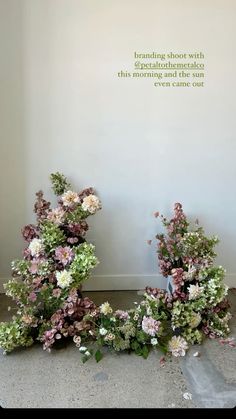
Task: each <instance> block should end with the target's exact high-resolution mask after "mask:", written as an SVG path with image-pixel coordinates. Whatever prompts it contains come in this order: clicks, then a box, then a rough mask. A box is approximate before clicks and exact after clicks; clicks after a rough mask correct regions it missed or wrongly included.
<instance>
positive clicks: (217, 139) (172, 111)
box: [0, 0, 236, 289]
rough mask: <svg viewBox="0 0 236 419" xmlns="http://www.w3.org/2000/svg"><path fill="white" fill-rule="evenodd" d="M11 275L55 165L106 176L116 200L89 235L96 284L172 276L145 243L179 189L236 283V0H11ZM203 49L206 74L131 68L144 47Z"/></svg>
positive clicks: (7, 185)
mask: <svg viewBox="0 0 236 419" xmlns="http://www.w3.org/2000/svg"><path fill="white" fill-rule="evenodd" d="M0 12H1V13H0V15H1V25H0V27H1V32H2V34H1V37H0V42H1V56H0V59H1V66H0V72H1V76H0V77H1V83H3V86H2V94H1V99H0V100H1V112H0V118H1V137H2V141H1V144H2V147H1V151H2V152H1V157H2V162H1V176H0V179H1V208H0V214H1V251H0V276H1V278H2V282H4V279H6V278H8V277H9V275H10V269H9V266H10V261H11V260H12V259H14V258H16V257H20V254H21V250H22V245H23V242H22V241H21V238H20V229H21V227H22V225H23V224H25V223H28V222H31V221H33V213H32V205H33V201H34V193H35V191H36V190H38V189H39V188H42V189H44V190H45V192H46V193H47V196H49V197H51V192H50V188H49V181H48V175H49V173H50V172H52V171H56V170H59V171H62V172H64V173H65V174H66V175H68V177H69V178H70V179H71V181H72V182H73V184H74V186H75V187H78V189H81V188H83V187H85V186H89V185H93V186H95V187H96V189H97V192H98V194H99V196H100V198H101V200H102V202H103V211H101V212H100V213H99V214H97V215H96V216H95V217H93V219H92V218H91V227H92V228H91V233H90V238H91V240H92V241H94V242H95V244H96V245H97V254H98V256H99V259H100V261H101V263H100V265H99V267H98V268H97V269H96V275H98V278H97V279H96V281H94V280H93V282H92V281H90V283H89V284H88V286H89V287H91V288H99V287H100V288H107V289H109V288H111V289H114V288H128V289H129V288H139V287H143V286H144V285H145V284H152V285H156V286H162V285H163V282H161V279H160V277H158V276H157V273H158V268H157V264H156V256H155V249H154V248H150V247H149V246H147V244H146V239H149V238H151V237H153V236H154V235H155V234H156V232H157V231H158V229H159V227H160V225H159V224H158V222H157V220H156V219H154V218H153V216H152V214H153V212H154V211H155V210H161V211H163V212H165V213H166V214H167V215H169V214H170V208H171V206H172V204H173V203H174V202H175V201H179V202H182V203H183V204H184V208H185V211H186V213H187V214H188V215H189V216H190V217H191V218H192V219H195V218H196V217H198V218H199V220H200V222H201V224H202V225H203V226H204V227H205V229H206V231H207V233H210V234H214V233H217V234H218V235H219V236H220V238H221V244H220V246H219V247H218V254H219V257H218V262H219V263H221V264H223V265H224V266H225V267H226V269H227V271H228V274H229V276H228V277H227V282H228V283H230V284H231V285H234V284H235V277H236V265H235V249H236V234H235V233H236V223H235V208H236V198H235V175H236V169H235V155H236V144H235V132H236V124H235V120H236V118H235V91H236V90H235V89H236V81H235V80H236V79H235V68H236V56H235V54H234V50H235V49H234V47H235V37H236V27H235V18H236V3H235V1H234V0H199V1H197V2H196V1H194V0H119V1H116V0H99V1H98V0H56V1H55V0H21V1H19V0H0ZM135 50H136V51H140V52H141V51H145V52H148V51H157V52H159V51H161V52H168V51H177V52H179V51H182V52H186V51H190V52H191V51H195V50H196V51H199V50H202V51H203V52H204V53H205V55H206V69H207V70H206V87H205V88H203V89H186V90H184V89H173V88H171V89H164V88H163V89H157V88H154V87H153V86H152V83H151V82H147V80H122V79H119V78H117V76H116V74H117V72H118V71H119V70H121V69H125V68H128V67H130V66H131V64H132V60H133V57H132V55H133V52H134V51H135Z"/></svg>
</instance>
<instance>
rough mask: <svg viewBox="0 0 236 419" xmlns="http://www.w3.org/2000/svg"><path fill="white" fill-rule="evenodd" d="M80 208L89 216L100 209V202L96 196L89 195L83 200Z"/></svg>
mask: <svg viewBox="0 0 236 419" xmlns="http://www.w3.org/2000/svg"><path fill="white" fill-rule="evenodd" d="M82 208H83V210H84V211H88V212H90V214H95V212H96V211H98V210H99V209H101V202H100V201H99V199H98V197H97V196H96V195H89V196H86V197H85V198H84V200H83V203H82Z"/></svg>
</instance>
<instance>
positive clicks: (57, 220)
mask: <svg viewBox="0 0 236 419" xmlns="http://www.w3.org/2000/svg"><path fill="white" fill-rule="evenodd" d="M64 215H65V211H63V209H61V208H55V209H52V210H51V211H50V212H49V214H48V216H47V218H48V220H50V221H52V223H54V224H56V225H60V224H61V223H62V222H63V220H64Z"/></svg>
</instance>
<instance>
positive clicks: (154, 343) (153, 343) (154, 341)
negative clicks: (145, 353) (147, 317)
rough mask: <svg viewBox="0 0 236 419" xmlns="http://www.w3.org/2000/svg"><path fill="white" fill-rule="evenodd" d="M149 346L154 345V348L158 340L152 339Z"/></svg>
mask: <svg viewBox="0 0 236 419" xmlns="http://www.w3.org/2000/svg"><path fill="white" fill-rule="evenodd" d="M151 344H152V345H154V346H155V345H157V344H158V340H157V339H156V338H152V339H151Z"/></svg>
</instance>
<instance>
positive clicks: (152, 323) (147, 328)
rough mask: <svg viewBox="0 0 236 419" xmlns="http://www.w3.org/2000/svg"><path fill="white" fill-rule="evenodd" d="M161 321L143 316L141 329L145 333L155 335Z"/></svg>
mask: <svg viewBox="0 0 236 419" xmlns="http://www.w3.org/2000/svg"><path fill="white" fill-rule="evenodd" d="M160 324H161V322H159V321H157V320H155V319H153V318H152V317H146V316H144V317H143V321H142V329H143V331H144V332H145V333H147V335H150V336H155V335H156V333H157V332H158V330H159V326H160Z"/></svg>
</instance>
